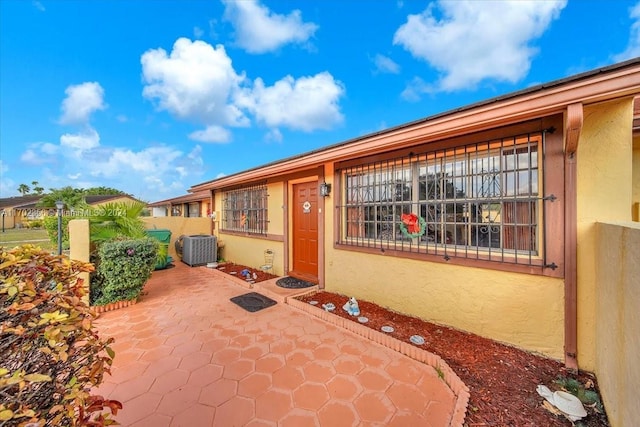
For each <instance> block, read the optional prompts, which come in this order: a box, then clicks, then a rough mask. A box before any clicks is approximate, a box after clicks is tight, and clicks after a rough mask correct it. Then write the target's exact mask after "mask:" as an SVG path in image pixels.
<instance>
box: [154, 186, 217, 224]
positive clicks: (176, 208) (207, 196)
mask: <svg viewBox="0 0 640 427" xmlns="http://www.w3.org/2000/svg"><path fill="white" fill-rule="evenodd" d="M147 207H149V208H151V209H152V213H151V216H154V217H163V216H182V217H190V218H194V217H206V216H210V215H211V192H210V191H208V190H207V191H199V192H196V193H191V194H186V195H184V196H179V197H174V198H172V199H166V200H161V201H159V202H153V203H149V204H147Z"/></svg>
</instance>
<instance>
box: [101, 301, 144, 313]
mask: <svg viewBox="0 0 640 427" xmlns="http://www.w3.org/2000/svg"><path fill="white" fill-rule="evenodd" d="M137 302H138V300H137V299H132V300H129V301H117V302H112V303H109V304H106V305H92V306H91V307H90V308H91V310H93V311H94V312H95V313H96V314H100V313H106V312H107V311H113V310H118V309H120V308H125V307H129V306H131V305H134V304H137Z"/></svg>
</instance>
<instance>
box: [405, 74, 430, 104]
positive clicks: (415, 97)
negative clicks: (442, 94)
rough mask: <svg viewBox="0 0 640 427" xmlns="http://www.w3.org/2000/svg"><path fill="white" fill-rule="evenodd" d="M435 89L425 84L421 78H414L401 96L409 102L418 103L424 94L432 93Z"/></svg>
mask: <svg viewBox="0 0 640 427" xmlns="http://www.w3.org/2000/svg"><path fill="white" fill-rule="evenodd" d="M432 90H433V87H432V86H430V85H428V84H427V83H425V81H424V80H422V79H421V78H420V77H414V78H413V79H411V82H409V84H407V87H405V89H404V90H403V91H402V93H401V94H400V96H402V98H404V99H405V100H406V101H409V102H418V101H420V97H421V95H422V94H423V93H427V92H431V91H432Z"/></svg>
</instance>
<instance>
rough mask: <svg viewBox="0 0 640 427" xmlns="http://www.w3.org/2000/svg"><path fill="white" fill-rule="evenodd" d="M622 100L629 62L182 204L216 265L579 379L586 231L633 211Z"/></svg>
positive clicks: (589, 304)
mask: <svg viewBox="0 0 640 427" xmlns="http://www.w3.org/2000/svg"><path fill="white" fill-rule="evenodd" d="M638 95H640V59H634V60H631V61H627V62H624V63H620V64H615V65H613V66H609V67H605V68H600V69H597V70H594V71H590V72H586V73H582V74H579V75H576V76H572V77H569V78H566V79H562V80H558V81H554V82H551V83H547V84H543V85H539V86H535V87H531V88H528V89H526V90H522V91H519V92H515V93H512V94H508V95H504V96H500V97H498V98H494V99H490V100H487V101H484V102H480V103H476V104H473V105H469V106H466V107H463V108H459V109H456V110H453V111H449V112H445V113H442V114H437V115H435V116H432V117H427V118H425V119H422V120H417V121H414V122H411V123H407V124H404V125H400V126H397V127H394V128H391V129H387V130H384V131H381V132H377V133H374V134H370V135H366V136H362V137H358V138H354V139H352V140H348V141H345V142H342V143H338V144H335V145H331V146H328V147H326V148H323V149H318V150H315V151H312V152H309V153H306V154H302V155H298V156H295V157H291V158H287V159H283V160H281V161H277V162H273V163H269V164H266V165H264V166H261V167H257V168H253V169H249V170H246V171H243V172H240V173H236V174H233V175H229V176H225V177H222V178H219V179H215V180H211V181H207V182H204V183H201V184H197V185H194V186H192V188H191V189H190V191H191V192H193V193H194V194H199V193H203V194H204V193H205V192H211V193H212V194H213V211H215V213H216V215H215V220H214V233H215V234H216V235H218V236H219V238H223V239H224V241H225V245H226V246H225V255H226V258H227V259H230V260H233V261H234V262H238V263H242V264H245V265H251V266H257V265H260V264H261V263H262V262H263V259H262V258H263V252H264V250H265V249H267V248H269V249H273V250H274V251H275V253H276V256H275V263H276V265H275V271H276V273H277V274H280V275H283V274H288V275H291V276H296V277H300V278H304V279H307V280H310V281H313V282H317V283H319V285H320V287H321V288H325V289H326V290H328V291H331V292H337V293H340V294H343V295H348V296H354V297H356V298H358V299H365V300H371V301H375V302H376V303H379V304H382V305H384V306H387V307H389V308H391V309H394V310H397V311H400V312H404V313H408V314H412V315H415V316H418V317H421V318H424V319H428V320H430V321H433V322H435V323H440V324H444V325H448V326H452V327H454V328H458V329H462V330H465V331H469V332H472V333H475V334H479V335H482V336H486V337H490V338H492V339H495V340H498V341H501V342H505V343H510V344H512V345H515V346H518V347H521V348H524V349H527V350H530V351H535V352H540V353H543V354H545V355H547V356H550V357H553V358H557V359H564V360H565V363H566V364H567V365H568V366H569V367H577V360H580V367H581V368H583V369H586V370H590V371H594V369H595V363H596V361H595V358H596V350H595V344H594V333H595V332H594V330H595V324H594V323H595V320H594V314H593V311H594V309H595V295H596V289H595V288H596V284H595V282H594V281H595V279H594V277H595V265H594V264H595V255H594V254H595V253H596V249H597V248H596V247H595V245H596V238H597V237H596V227H595V223H596V221H631V220H632V209H633V206H634V204H637V203H638V202H640V188H639V184H638V181H639V178H638V177H639V176H640V136H638V134H637V133H636V132H637V130H638V129H636V128H634V126H633V123H634V119H637V118H638V117H634V111H635V112H636V115H637V112H638V109H637V107H638V104H637V103H635V107H636V109H635V110H634V99H635V97H636V96H638ZM636 123H637V121H636ZM411 214H413V215H414V217H413V219H414V221H415V222H416V223H417V226H418V230H419V231H422V230H424V233H415V232H414V233H412V232H411V231H412V230H413V231H416V230H414V229H412V226H411V224H410V222H411V221H410V219H411V217H410V216H407V215H411ZM403 215H405V217H404V218H405V220H406V222H408V223H409V225H405V223H404V222H403ZM578 242H579V244H580V246H578ZM612 310H615V308H612Z"/></svg>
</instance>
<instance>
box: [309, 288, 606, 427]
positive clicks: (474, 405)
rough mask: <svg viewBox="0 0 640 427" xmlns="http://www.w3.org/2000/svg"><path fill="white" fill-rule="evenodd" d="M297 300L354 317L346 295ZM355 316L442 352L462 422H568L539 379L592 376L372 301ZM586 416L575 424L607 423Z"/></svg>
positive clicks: (594, 426)
mask: <svg viewBox="0 0 640 427" xmlns="http://www.w3.org/2000/svg"><path fill="white" fill-rule="evenodd" d="M300 300H302V301H305V302H309V301H317V305H316V306H317V307H318V309H319V310H322V305H323V304H326V303H328V302H331V303H333V304H334V305H335V306H336V309H335V311H334V312H333V313H335V315H336V316H340V317H343V318H346V319H350V320H352V321H354V322H357V321H358V320H357V317H353V316H350V315H349V314H347V312H346V311H344V310H343V309H342V306H343V305H344V304H345V303H346V302H347V300H348V297H346V296H344V295H338V294H334V293H330V292H318V293H314V294H311V295H308V296H304V297H301V298H300ZM358 306H359V308H360V316H365V317H367V318H368V322H367V323H365V324H364V325H365V326H368V327H370V328H373V329H375V330H378V331H379V330H380V328H381V327H382V326H391V327H393V328H394V332H392V333H391V334H390V335H392V336H394V337H395V338H397V339H399V340H402V341H409V339H410V337H411V336H413V335H420V336H422V337H423V338H424V339H425V344H423V345H420V346H418V347H419V348H422V349H424V350H427V351H430V352H432V353H434V354H437V355H439V356H440V357H442V358H443V359H444V360H445V361H446V362H447V364H448V365H449V366H450V367H451V369H453V370H454V371H455V372H456V374H458V376H459V377H460V378H461V379H462V381H463V382H464V383H465V384H466V385H467V386H468V387H469V391H470V399H469V406H468V408H467V416H466V419H465V426H467V427H475V426H500V427H502V426H514V427H516V426H517V427H520V426H532V427H533V426H536V427H539V426H563V427H566V426H571V425H572V423H571V422H570V421H569V420H567V419H565V418H564V417H563V416H559V415H553V414H551V413H550V412H549V411H547V410H546V409H545V408H544V407H543V406H542V403H543V400H544V399H543V398H542V397H541V396H540V395H539V394H538V393H537V392H536V387H537V386H538V385H539V384H542V385H546V386H547V387H549V388H550V389H551V390H552V391H553V390H559V389H561V388H560V387H559V386H557V384H555V383H554V381H555V380H556V379H558V378H560V377H565V378H574V379H576V380H578V381H580V382H581V383H582V384H593V386H592V387H593V389H594V390H595V391H597V384H596V378H595V377H594V376H593V375H591V374H589V373H587V372H582V371H580V372H578V373H575V374H574V373H572V372H570V371H568V370H567V369H566V368H565V367H564V365H563V364H562V363H560V362H558V361H556V360H553V359H549V358H545V357H542V356H539V355H536V354H532V353H529V352H526V351H523V350H520V349H517V348H515V347H511V346H508V345H504V344H500V343H498V342H496V341H493V340H490V339H487V338H483V337H480V336H478V335H474V334H470V333H467V332H463V331H459V330H456V329H452V328H448V327H445V326H441V325H436V324H433V323H429V322H426V321H424V320H421V319H418V318H415V317H410V316H407V315H403V314H400V313H396V312H393V311H391V310H388V309H386V308H383V307H381V306H379V305H377V304H374V303H371V302H368V301H361V300H358ZM585 409H586V410H587V413H588V416H587V417H586V418H584V419H582V420H581V421H580V422H581V424H579V423H580V422H576V424H575V425H576V426H580V425H582V426H585V427H601V426H608V425H609V423H608V421H607V417H606V414H603V413H598V412H597V411H596V410H595V409H594V408H591V407H588V406H585Z"/></svg>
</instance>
